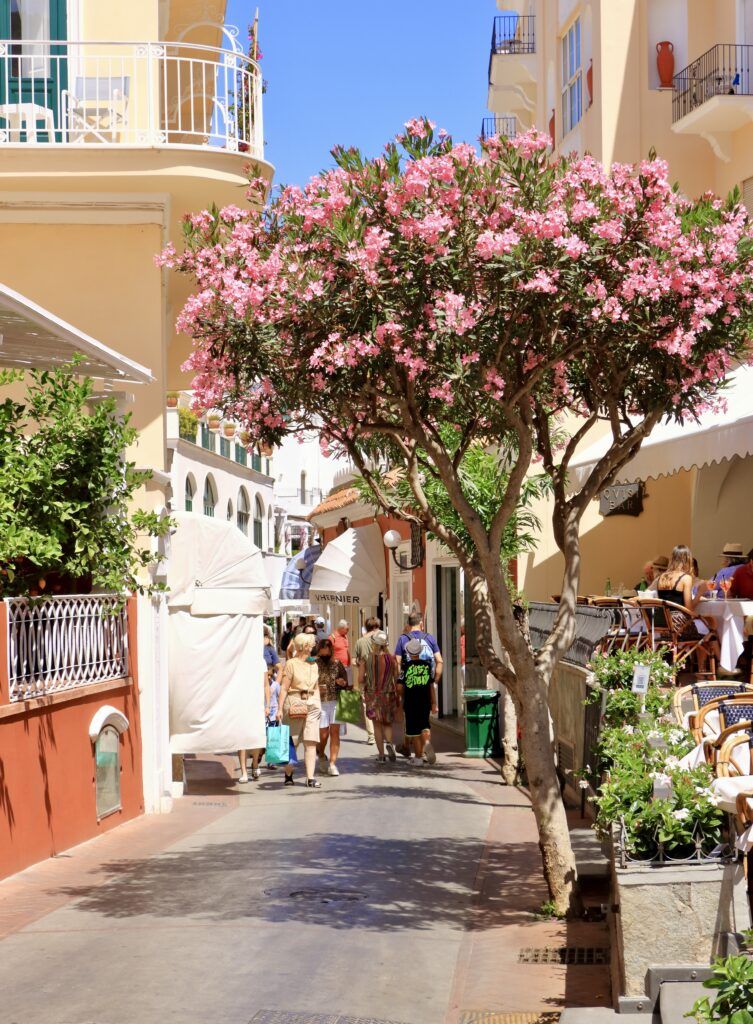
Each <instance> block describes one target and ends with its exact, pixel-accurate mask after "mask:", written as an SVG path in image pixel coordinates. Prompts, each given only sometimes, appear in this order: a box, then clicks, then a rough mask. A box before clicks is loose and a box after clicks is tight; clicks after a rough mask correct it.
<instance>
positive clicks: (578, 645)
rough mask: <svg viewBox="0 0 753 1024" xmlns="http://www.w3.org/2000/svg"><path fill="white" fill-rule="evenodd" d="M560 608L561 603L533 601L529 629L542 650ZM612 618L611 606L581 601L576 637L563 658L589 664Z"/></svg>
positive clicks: (580, 663) (577, 612)
mask: <svg viewBox="0 0 753 1024" xmlns="http://www.w3.org/2000/svg"><path fill="white" fill-rule="evenodd" d="M558 610H559V605H558V604H548V603H545V602H543V601H531V603H530V605H529V607H528V629H529V632H530V635H531V645H532V646H533V649H534V650H538V649H539V647H541V645H542V644H543V643H544V641H545V640H546V638H547V637H548V636H549V634H550V633H551V631H552V629H553V627H554V620H555V618H556V616H557V612H558ZM612 621H613V620H612V613H611V610H610V609H609V608H591V607H590V606H589V605H578V607H577V608H576V611H575V639H574V640H573V642H572V644H571V645H570V647H569V648H568V650H567V651H566V652H565V654H564V656H563V661H568V662H570V664H571V665H579V666H580V667H581V668H585V667H586V665H587V664H588V662H589V661H590V660H591V655H592V654H593V652H594V650H595V649H596V647H597V645H598V644H599V641H600V640H602V639H603V638H604V637H605V636H606V635H607V633H608V632H609V630H610V628H611V626H612Z"/></svg>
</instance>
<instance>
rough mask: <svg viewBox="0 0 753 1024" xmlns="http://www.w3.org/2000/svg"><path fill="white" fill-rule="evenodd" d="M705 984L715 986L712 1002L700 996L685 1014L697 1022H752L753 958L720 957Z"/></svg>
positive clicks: (705, 986)
mask: <svg viewBox="0 0 753 1024" xmlns="http://www.w3.org/2000/svg"><path fill="white" fill-rule="evenodd" d="M712 971H713V973H712V975H711V977H710V978H708V979H707V980H706V981H704V983H703V987H704V988H710V989H715V991H716V996H715V998H714V1002H713V1005H712V1003H711V1001H710V1000H709V998H708V997H705V998H703V999H699V1000H697V1002H696V1003H695V1004H694V1006H693V1009H692V1010H691V1011H690V1013H686V1014H685V1016H686V1017H692V1018H693V1020H695V1021H697V1022H698V1024H753V961H752V960H751V959H750V958H749V957H747V956H745V955H744V954H742V955H740V956H727V957H724V958H722V959H720V960H717V961H716V962H715V963H714V965H713V967H712Z"/></svg>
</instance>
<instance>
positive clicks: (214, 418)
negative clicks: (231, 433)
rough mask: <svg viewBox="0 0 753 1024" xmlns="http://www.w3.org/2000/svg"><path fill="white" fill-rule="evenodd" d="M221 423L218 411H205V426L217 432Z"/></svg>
mask: <svg viewBox="0 0 753 1024" xmlns="http://www.w3.org/2000/svg"><path fill="white" fill-rule="evenodd" d="M221 423H222V416H220V414H219V413H218V412H208V413H207V426H208V427H209V429H210V430H211V431H212V432H213V433H215V434H216V433H217V431H218V430H219V429H220V424H221Z"/></svg>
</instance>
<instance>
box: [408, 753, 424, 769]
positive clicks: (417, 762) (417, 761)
mask: <svg viewBox="0 0 753 1024" xmlns="http://www.w3.org/2000/svg"><path fill="white" fill-rule="evenodd" d="M408 764H409V765H410V767H411V768H422V767H423V761H422V760H421V758H420V757H416V756H415V754H411V756H410V757H409V758H408Z"/></svg>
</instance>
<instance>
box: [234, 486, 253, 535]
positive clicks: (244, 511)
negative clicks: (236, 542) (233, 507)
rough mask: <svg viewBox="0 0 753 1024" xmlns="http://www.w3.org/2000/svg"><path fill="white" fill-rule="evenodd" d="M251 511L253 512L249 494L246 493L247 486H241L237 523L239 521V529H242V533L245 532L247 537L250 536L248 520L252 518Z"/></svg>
mask: <svg viewBox="0 0 753 1024" xmlns="http://www.w3.org/2000/svg"><path fill="white" fill-rule="evenodd" d="M250 513H251V506H250V505H249V503H248V494H247V493H246V488H245V487H241V489H240V490H239V491H238V515H237V523H238V529H239V530H240V531H241V533H245V535H246V536H247V537H248V521H249V519H250V518H251V515H250Z"/></svg>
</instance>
